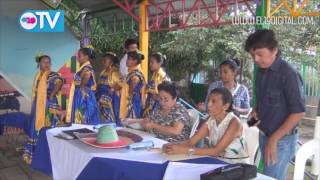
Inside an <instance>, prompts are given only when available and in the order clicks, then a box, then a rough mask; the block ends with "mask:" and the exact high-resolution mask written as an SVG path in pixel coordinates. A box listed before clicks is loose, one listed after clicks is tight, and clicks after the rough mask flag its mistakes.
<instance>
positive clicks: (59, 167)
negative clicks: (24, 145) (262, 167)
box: [47, 124, 270, 180]
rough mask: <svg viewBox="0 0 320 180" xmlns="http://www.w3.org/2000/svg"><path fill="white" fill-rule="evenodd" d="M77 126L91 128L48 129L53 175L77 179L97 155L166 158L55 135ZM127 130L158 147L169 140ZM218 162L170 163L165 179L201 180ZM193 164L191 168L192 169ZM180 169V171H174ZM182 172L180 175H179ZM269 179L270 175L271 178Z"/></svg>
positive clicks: (158, 161) (148, 159)
mask: <svg viewBox="0 0 320 180" xmlns="http://www.w3.org/2000/svg"><path fill="white" fill-rule="evenodd" d="M78 128H88V129H92V126H89V125H76V124H74V125H72V127H65V128H54V129H50V130H48V131H47V140H48V145H49V149H50V158H51V164H52V174H53V178H54V179H58V180H60V179H61V180H65V179H76V178H77V177H78V176H79V174H80V173H81V171H82V170H83V169H84V168H85V167H86V165H87V164H88V163H89V161H90V160H91V159H92V158H94V157H101V158H111V159H122V160H132V161H137V162H148V163H154V164H163V163H165V162H166V161H167V159H166V158H164V156H162V155H161V154H160V153H158V152H152V151H146V150H141V151H133V150H129V149H97V148H93V147H91V146H89V145H86V144H84V143H82V142H80V141H79V140H62V139H59V138H56V137H54V136H56V135H57V134H59V133H60V132H61V131H62V130H71V129H78ZM125 130H126V131H129V132H133V133H135V134H138V135H140V136H141V137H143V141H146V140H152V141H153V142H154V144H155V147H156V148H161V147H162V145H163V144H165V143H167V142H166V141H163V140H161V139H157V138H155V137H154V136H152V135H150V134H148V133H145V132H141V131H136V130H133V129H125ZM218 166H219V165H212V164H210V165H199V164H197V165H195V164H188V163H178V162H170V163H169V165H168V167H167V170H166V173H165V176H164V179H168V180H170V179H177V178H178V177H179V178H181V179H186V178H187V179H190V177H197V179H199V176H200V174H202V173H204V172H207V171H209V170H212V169H213V168H216V167H218ZM190 167H192V169H193V170H192V171H190ZM175 172H179V173H175ZM177 174H179V176H177ZM258 179H268V177H266V176H263V175H260V174H259V175H258ZM269 179H270V178H269Z"/></svg>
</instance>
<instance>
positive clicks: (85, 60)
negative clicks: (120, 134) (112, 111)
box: [66, 48, 100, 124]
mask: <svg viewBox="0 0 320 180" xmlns="http://www.w3.org/2000/svg"><path fill="white" fill-rule="evenodd" d="M93 59H95V54H94V52H93V50H92V49H91V48H81V49H80V50H79V52H78V62H79V64H80V68H79V70H78V71H77V72H76V73H75V75H74V82H73V83H72V86H71V89H70V94H69V103H68V109H67V117H66V120H67V121H68V122H71V123H76V124H98V123H100V117H99V110H98V106H97V101H96V98H95V94H94V92H95V90H96V82H95V75H94V71H93V68H92V66H91V64H90V61H91V60H93Z"/></svg>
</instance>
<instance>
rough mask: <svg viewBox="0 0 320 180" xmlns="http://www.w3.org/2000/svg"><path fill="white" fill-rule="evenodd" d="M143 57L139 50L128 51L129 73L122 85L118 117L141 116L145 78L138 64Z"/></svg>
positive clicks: (122, 118)
mask: <svg viewBox="0 0 320 180" xmlns="http://www.w3.org/2000/svg"><path fill="white" fill-rule="evenodd" d="M143 59H144V55H143V54H141V53H140V52H137V51H135V52H129V53H128V60H127V67H128V71H129V74H128V75H127V77H126V80H125V82H124V83H123V85H122V90H121V102H120V119H121V120H124V119H125V118H135V119H136V118H141V117H142V113H143V112H142V111H143V104H144V100H145V97H144V90H145V79H144V76H143V74H142V72H141V69H140V67H139V65H140V64H141V61H142V60H143Z"/></svg>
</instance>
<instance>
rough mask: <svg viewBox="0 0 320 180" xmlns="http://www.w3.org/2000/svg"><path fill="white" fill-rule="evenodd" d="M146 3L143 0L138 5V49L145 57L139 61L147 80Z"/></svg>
mask: <svg viewBox="0 0 320 180" xmlns="http://www.w3.org/2000/svg"><path fill="white" fill-rule="evenodd" d="M147 4H148V0H144V1H143V2H142V3H141V4H140V5H139V16H140V22H139V46H140V51H141V52H142V53H143V54H144V57H145V59H144V60H143V61H142V63H141V67H142V72H143V74H144V77H145V79H146V80H148V64H149V63H148V57H149V54H148V53H149V52H148V48H149V32H148V31H146V29H147V28H146V24H147V22H146V21H147V18H146V17H147V13H146V5H147Z"/></svg>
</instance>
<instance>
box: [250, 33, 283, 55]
mask: <svg viewBox="0 0 320 180" xmlns="http://www.w3.org/2000/svg"><path fill="white" fill-rule="evenodd" d="M277 47H278V41H277V39H276V36H275V34H274V32H273V31H272V30H268V29H261V30H257V31H256V32H254V33H252V34H250V35H249V37H248V38H247V40H246V43H245V50H246V51H247V52H249V51H250V50H251V49H253V50H255V49H260V48H268V49H269V50H274V48H277Z"/></svg>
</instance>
